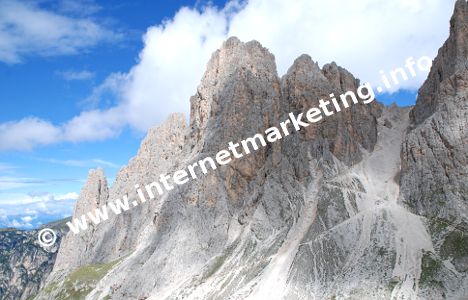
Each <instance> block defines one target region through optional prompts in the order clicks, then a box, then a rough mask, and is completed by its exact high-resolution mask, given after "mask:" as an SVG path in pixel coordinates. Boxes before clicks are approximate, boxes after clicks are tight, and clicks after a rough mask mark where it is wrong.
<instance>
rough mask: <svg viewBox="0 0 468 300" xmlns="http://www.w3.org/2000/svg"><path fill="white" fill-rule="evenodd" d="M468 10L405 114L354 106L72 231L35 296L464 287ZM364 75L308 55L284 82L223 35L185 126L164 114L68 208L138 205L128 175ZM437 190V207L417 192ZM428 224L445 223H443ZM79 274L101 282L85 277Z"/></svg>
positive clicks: (240, 132)
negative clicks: (108, 175) (133, 151)
mask: <svg viewBox="0 0 468 300" xmlns="http://www.w3.org/2000/svg"><path fill="white" fill-rule="evenodd" d="M466 7H467V4H466V2H465V1H459V2H457V10H456V12H455V16H454V21H452V33H451V37H450V38H449V40H448V42H447V43H446V44H445V45H444V47H443V48H442V50H441V52H440V53H441V54H439V57H438V58H437V59H436V62H435V64H434V65H435V67H434V69H433V71H432V72H431V75H430V76H429V79H428V81H427V82H426V84H425V85H424V86H423V88H422V89H421V95H420V97H419V99H418V103H417V105H416V107H415V108H414V109H413V110H412V111H411V112H410V110H411V108H399V107H397V106H389V107H383V106H381V105H379V104H377V103H376V102H372V103H370V104H367V105H364V104H354V105H352V106H351V107H350V108H348V109H345V110H343V111H341V112H339V113H335V114H334V115H333V116H331V117H327V118H325V119H323V120H322V121H321V122H318V123H315V124H313V125H311V126H309V127H307V128H304V129H302V130H301V131H298V132H291V134H290V135H288V136H286V137H283V138H282V139H281V140H280V141H278V142H276V143H273V144H268V145H267V146H266V147H263V148H261V149H259V150H258V151H256V152H255V153H252V154H250V155H247V156H244V157H242V158H240V159H236V160H233V161H232V162H231V163H230V164H229V165H225V166H222V167H219V168H217V169H216V170H213V171H210V172H209V173H208V174H206V175H202V174H199V177H198V178H197V179H196V180H192V181H189V182H188V183H186V184H184V185H181V186H176V187H175V188H174V189H172V190H170V191H169V192H167V193H165V194H163V195H162V196H161V197H157V198H156V199H154V200H151V201H148V202H147V203H145V204H144V205H139V206H138V207H135V208H132V209H131V210H129V211H128V212H126V213H124V214H122V215H119V216H116V217H112V218H111V219H110V220H108V221H106V222H105V223H102V224H100V225H99V226H97V227H93V228H92V229H91V230H89V231H88V232H86V233H84V234H81V235H73V234H71V233H70V234H68V235H67V237H66V240H65V241H64V244H63V247H62V249H61V250H60V254H59V257H58V259H57V263H56V264H55V266H54V271H53V273H52V274H51V276H50V277H49V278H48V282H47V286H48V287H49V288H47V287H46V288H45V289H42V290H41V292H40V293H39V295H38V296H37V299H54V298H60V295H67V296H70V295H76V293H78V294H79V295H80V297H81V298H84V297H86V299H417V297H420V298H421V299H439V298H449V299H463V297H466V296H467V290H468V284H467V281H466V274H465V272H466V270H467V260H466V255H465V254H464V253H465V252H464V251H465V250H466V248H467V247H466V245H467V243H466V242H465V236H464V235H463V234H462V235H460V232H462V231H461V230H463V229H457V228H460V226H464V225H462V222H466V220H467V216H466V198H464V197H466V178H468V177H467V174H466V155H467V151H466V129H467V128H466V121H467V118H466V103H467V102H466V93H467V85H466V80H467V78H468V75H467V74H466V73H465V72H466V70H467V69H466V52H464V51H466V50H464V49H466V48H463V47H464V46H463V45H466V44H464V43H465V41H466V31H465V30H466V28H467V26H466V25H467V24H466ZM454 36H455V37H454ZM444 49H445V50H444ZM453 55H455V56H453ZM460 55H464V56H462V57H460ZM450 59H454V60H453V61H455V62H456V63H455V64H452V61H450V63H448V64H450V66H446V64H445V63H444V60H450ZM463 59H464V60H463ZM460 62H463V63H465V68H463V67H461V66H460ZM438 66H439V67H440V68H441V70H443V71H441V72H442V74H443V76H442V77H443V78H444V80H442V81H441V82H439V81H438V79H437V80H436V79H434V76H438V75H437V74H438V73H439V72H438V71H437V70H438V69H437V68H439V67H438ZM442 77H441V78H442ZM433 84H437V85H438V86H437V87H434V86H432V85H433ZM358 85H359V82H358V80H357V79H356V78H354V76H353V75H352V74H351V73H349V72H348V71H347V70H345V69H344V68H341V67H339V66H337V65H336V64H335V63H332V64H328V65H325V66H324V67H323V68H320V67H319V66H318V64H316V63H314V62H313V61H312V59H311V58H310V57H309V56H307V55H303V56H301V57H299V58H298V59H297V60H296V61H295V62H294V64H293V65H292V66H291V68H290V69H289V70H288V72H287V74H286V75H285V76H283V78H281V79H280V78H279V77H278V75H277V73H276V66H275V62H274V57H273V55H272V54H271V53H269V52H268V50H267V49H265V48H264V47H262V46H261V45H260V44H259V43H258V42H248V43H242V42H240V41H239V40H238V39H237V38H230V39H229V40H227V41H226V42H225V43H224V44H223V45H222V47H221V48H220V49H219V50H218V51H216V52H215V53H214V54H213V56H212V58H211V60H210V62H209V63H208V68H207V71H206V72H205V74H204V76H203V79H202V81H201V83H200V85H199V87H198V89H197V92H196V94H195V95H194V96H193V97H192V98H191V116H190V122H189V125H186V123H185V120H184V118H183V116H180V115H173V116H171V117H170V118H169V119H168V120H167V122H166V123H164V124H163V125H161V126H160V127H158V128H156V129H154V130H152V131H150V132H149V134H148V136H147V137H146V138H145V140H144V141H143V143H142V146H141V149H140V150H139V152H138V154H137V156H136V157H135V158H133V159H132V160H131V161H130V163H129V165H128V167H126V168H124V169H122V170H121V171H120V172H119V175H118V176H117V178H116V182H115V183H114V185H113V186H112V187H111V188H110V189H109V190H108V192H107V188H106V186H107V185H106V184H105V179H104V176H103V174H101V173H100V172H99V171H96V172H94V173H91V174H90V179H89V181H88V183H87V184H86V185H85V188H84V189H83V192H82V195H81V197H80V200H79V203H78V204H77V208H76V211H77V212H79V211H82V210H83V209H86V210H89V208H94V207H99V206H100V205H104V204H106V203H109V201H111V200H114V199H116V198H120V197H121V196H122V195H125V194H128V195H129V198H130V199H132V197H136V195H135V189H134V186H135V185H136V184H138V185H140V186H142V185H144V184H147V183H150V182H152V181H153V180H157V179H158V176H159V175H160V174H164V173H171V172H174V171H176V170H179V169H183V168H185V167H186V166H187V165H191V164H193V163H194V162H196V161H198V160H200V159H202V158H205V157H207V156H213V155H214V154H216V153H217V151H219V150H221V149H225V148H226V147H227V144H228V143H229V142H231V141H232V142H239V141H240V140H243V139H245V138H247V137H251V136H253V135H254V134H256V133H260V132H264V130H265V129H266V128H269V127H271V126H278V124H279V122H281V121H284V120H286V119H287V115H288V113H290V112H293V113H295V114H298V113H300V112H305V111H307V109H309V108H311V107H315V106H317V101H318V100H319V99H322V98H323V99H324V98H327V99H329V95H330V94H331V93H333V94H334V95H339V94H341V93H343V92H346V91H350V90H356V89H357V88H358ZM428 99H429V100H428ZM425 102H429V104H427V105H426V104H425ZM433 122H435V123H433ZM402 145H403V147H402ZM418 149H419V150H418ZM415 155H419V156H417V157H416V156H415ZM442 185H443V190H442V191H443V193H444V201H445V204H444V205H442V206H439V204H437V203H434V200H433V198H428V197H427V196H428V195H429V196H431V197H435V195H436V194H435V193H434V189H433V188H435V187H437V186H438V187H439V188H440V187H441V186H442ZM400 186H401V191H400ZM431 193H432V194H431ZM457 208H458V209H457ZM76 214H77V213H75V215H76ZM431 218H436V219H437V220H438V219H444V220H445V221H447V222H448V221H450V222H451V223H450V224H455V225H450V226H449V227H444V228H442V229H441V230H439V231H437V230H436V229H437V228H436V227H437V226H436V225H437V223H433V222H431ZM460 247H461V248H460ZM460 249H461V250H460ZM83 268H84V269H85V270H92V273H93V274H95V273H98V274H99V276H94V277H93V280H87V279H86V278H82V277H80V278H82V279H83V280H85V281H86V285H83V284H80V282H77V275H76V274H77V273H79V274H81V275H83V272H82V270H83ZM102 270H105V272H104V271H102ZM72 286H82V287H83V288H81V289H78V290H77V289H76V288H75V287H73V289H71V290H70V287H72ZM78 298H79V297H78Z"/></svg>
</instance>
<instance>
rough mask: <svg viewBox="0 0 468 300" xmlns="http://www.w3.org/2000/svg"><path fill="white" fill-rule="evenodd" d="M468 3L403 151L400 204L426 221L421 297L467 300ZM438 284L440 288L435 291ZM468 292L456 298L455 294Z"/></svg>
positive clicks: (423, 93) (424, 90) (422, 96)
mask: <svg viewBox="0 0 468 300" xmlns="http://www.w3.org/2000/svg"><path fill="white" fill-rule="evenodd" d="M467 149H468V3H467V2H466V1H457V3H456V6H455V12H454V15H453V17H452V20H451V22H450V37H449V39H448V40H447V41H446V42H445V44H444V45H443V47H442V48H441V49H440V50H439V54H438V56H437V58H436V59H435V61H434V64H433V67H432V70H431V72H430V74H429V77H428V79H427V80H426V82H425V83H424V85H423V86H422V87H421V89H420V92H419V97H418V99H417V103H416V106H415V107H414V109H413V110H412V112H411V124H410V128H409V130H408V133H407V136H406V139H405V141H404V143H403V147H402V172H401V189H402V191H401V195H400V200H401V201H402V202H403V203H404V204H405V205H407V207H408V208H409V209H410V210H411V211H412V212H414V213H416V214H419V215H422V216H424V217H425V218H426V222H427V223H428V226H429V228H430V232H431V235H432V241H433V243H434V252H431V253H427V254H425V262H423V264H424V263H425V267H426V269H430V272H427V274H426V276H425V280H424V284H423V287H422V290H421V293H422V295H427V294H430V293H436V295H437V297H440V298H443V297H445V296H447V297H448V296H449V295H450V298H453V299H457V297H458V298H463V297H464V296H465V297H466V293H467V291H466V289H467V288H466V285H467V268H466V261H467V259H468V237H467V235H466V233H467V230H468V181H467V178H468V150H467ZM435 284H437V285H438V286H439V287H440V288H434V285H435ZM457 286H461V287H464V288H462V289H461V290H459V291H458V293H455V294H453V293H452V291H451V289H453V288H456V287H457Z"/></svg>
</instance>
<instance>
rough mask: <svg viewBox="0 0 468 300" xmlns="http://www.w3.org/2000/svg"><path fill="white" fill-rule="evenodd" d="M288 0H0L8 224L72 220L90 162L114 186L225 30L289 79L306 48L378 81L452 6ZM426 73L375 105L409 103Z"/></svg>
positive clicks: (438, 36) (181, 105) (430, 44)
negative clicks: (259, 48) (266, 54)
mask: <svg viewBox="0 0 468 300" xmlns="http://www.w3.org/2000/svg"><path fill="white" fill-rule="evenodd" d="M286 2H287V1H279V0H271V1H266V0H252V1H249V2H244V1H231V2H226V1H209V2H208V1H200V0H198V1H182V0H171V1H112V2H109V1H92V0H79V1H69V0H63V1H62V0H38V1H27V2H25V1H19V0H0V91H1V93H0V104H1V106H0V107H1V110H0V227H6V226H15V227H20V228H31V227H35V226H37V225H39V224H41V223H43V222H46V221H50V220H54V219H58V218H62V217H65V216H68V215H70V214H71V212H72V209H73V203H74V201H75V199H76V197H77V195H78V193H79V191H80V188H81V186H82V185H83V183H84V181H85V180H86V177H87V173H88V170H89V169H90V168H95V167H102V168H104V170H105V173H106V175H107V176H108V178H109V181H110V182H112V180H113V178H114V177H115V175H116V172H117V171H118V170H119V168H120V167H121V166H124V165H125V164H126V163H127V161H128V160H129V159H130V158H131V157H132V156H134V155H135V154H136V152H137V150H138V147H139V144H140V141H141V139H142V138H143V137H144V134H145V132H146V130H147V129H148V128H149V127H152V126H155V125H157V124H159V123H160V122H162V121H163V120H164V119H165V118H166V117H167V115H168V114H169V113H170V112H175V111H181V112H187V111H188V107H189V96H190V95H192V94H193V93H194V92H195V91H196V85H197V83H198V82H199V80H200V78H201V76H202V73H203V70H204V68H205V65H206V62H207V61H208V59H209V57H210V55H211V53H212V52H213V51H214V50H215V49H216V48H217V47H219V45H220V44H221V42H222V41H223V40H224V39H226V38H227V37H228V36H231V35H236V36H239V37H240V38H241V39H242V40H244V41H248V40H250V39H257V40H258V41H260V42H261V43H262V44H264V45H265V46H267V47H268V48H269V49H270V50H271V51H272V52H273V53H274V54H275V56H276V60H277V64H278V71H279V73H280V75H282V74H284V73H285V72H286V70H287V68H288V66H290V65H291V64H292V62H293V60H294V58H295V57H297V56H299V55H300V54H302V53H308V54H310V55H311V56H312V58H313V59H314V60H316V61H318V62H319V64H320V65H323V64H324V63H327V62H329V61H332V60H336V61H337V63H338V64H340V65H342V66H344V67H346V68H347V69H348V70H350V71H351V72H353V73H354V74H355V75H357V76H359V77H361V78H362V79H363V80H369V81H373V80H374V81H375V80H376V79H377V78H378V71H379V70H387V71H388V70H391V69H392V68H395V67H399V66H402V65H404V62H405V59H406V58H407V57H410V56H412V57H419V56H422V55H427V56H430V57H434V56H435V54H436V52H437V49H438V48H439V47H440V46H441V45H442V43H443V41H444V40H445V39H446V37H447V36H448V20H449V17H450V14H451V11H452V5H453V1H446V0H431V1H430V0H421V1H419V0H418V1H416V0H415V1H403V0H397V1H395V2H393V3H391V4H389V3H387V2H388V1H381V0H376V1H369V0H359V1H357V2H356V3H354V4H353V5H352V6H350V4H344V5H341V4H338V2H337V1H330V2H329V3H326V4H325V3H323V2H321V1H318V0H295V1H291V2H287V4H285V3H286ZM324 16H328V17H326V18H325V17H324ZM386 20H392V21H393V22H395V20H398V22H397V23H393V24H392V26H390V27H389V26H388V25H386V24H387V23H388V22H386ZM429 20H430V22H429ZM434 20H436V21H434ZM429 24H430V25H429ZM358 32H360V33H361V34H363V36H362V37H359V38H357V36H356V34H357V33H358ZM337 40H338V41H340V43H337ZM425 76H426V74H424V73H421V74H418V76H417V77H416V78H412V79H411V80H409V81H408V82H404V83H403V84H402V85H401V86H399V87H398V88H400V89H401V90H393V91H392V94H389V93H387V94H385V95H380V97H379V100H381V101H383V102H385V103H387V104H388V103H391V102H393V101H395V102H397V103H398V104H400V105H412V104H414V101H415V98H416V91H417V88H418V87H419V86H420V84H421V83H422V81H423V80H424V78H425Z"/></svg>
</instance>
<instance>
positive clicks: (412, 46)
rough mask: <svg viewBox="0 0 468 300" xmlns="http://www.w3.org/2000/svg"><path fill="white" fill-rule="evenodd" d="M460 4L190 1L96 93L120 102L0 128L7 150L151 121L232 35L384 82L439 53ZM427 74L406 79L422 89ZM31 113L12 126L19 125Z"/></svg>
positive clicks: (287, 56)
mask: <svg viewBox="0 0 468 300" xmlns="http://www.w3.org/2000/svg"><path fill="white" fill-rule="evenodd" d="M453 4H454V0H449V1H447V0H394V1H387V0H356V1H341V0H329V1H321V0H291V1H284V0H250V1H248V2H246V1H235V0H234V1H231V2H229V3H228V4H226V6H225V7H223V8H220V9H219V8H214V7H204V8H201V9H198V8H186V7H185V8H182V9H180V10H179V11H178V12H177V13H176V14H175V16H174V17H173V18H172V19H168V20H166V21H164V22H163V23H161V24H158V25H155V26H152V27H150V28H148V30H147V32H146V34H145V35H144V48H143V49H142V51H141V52H140V55H139V59H138V62H137V64H136V65H135V66H134V67H133V68H131V70H129V71H128V73H126V74H125V73H116V74H110V75H109V77H108V79H107V80H105V81H104V82H103V84H102V85H100V86H98V87H96V88H95V90H94V92H93V93H92V95H91V96H90V97H89V99H87V100H89V101H90V102H92V103H94V104H97V103H99V101H100V100H102V99H103V98H105V97H109V95H111V96H112V97H114V98H115V105H114V106H113V107H111V108H110V109H106V110H99V109H94V110H90V111H84V112H82V113H81V114H79V115H78V116H76V117H75V118H73V119H72V120H70V121H69V122H67V123H65V124H61V125H55V126H52V125H51V124H49V123H47V122H46V121H41V122H40V121H39V120H35V122H37V123H38V124H41V126H42V128H43V130H44V131H45V132H46V133H48V134H46V135H45V138H42V137H40V138H39V137H36V138H34V137H32V136H31V135H30V134H20V135H19V136H18V137H16V140H15V136H10V141H15V142H16V143H14V144H12V145H5V143H4V142H3V140H2V139H1V138H0V150H1V149H28V148H32V147H34V146H36V145H44V144H50V143H54V142H62V141H72V142H80V141H90V140H102V139H107V138H110V137H115V136H117V135H118V134H119V133H120V131H121V130H122V128H124V127H125V126H130V127H131V128H133V129H137V130H140V131H145V130H147V129H148V128H149V127H151V126H154V125H156V124H158V123H160V122H161V121H163V120H164V119H165V118H166V117H167V115H168V114H169V113H171V112H176V111H179V112H185V113H187V112H188V111H189V106H190V103H189V99H190V96H191V95H193V94H194V93H195V92H196V87H197V85H198V83H199V81H200V79H201V76H202V74H203V71H204V69H205V66H206V63H207V61H208V60H209V58H210V56H211V54H212V52H213V51H215V50H216V49H217V48H218V47H219V46H220V45H221V43H222V41H223V40H225V39H227V38H228V37H229V36H237V37H239V38H240V39H241V40H243V41H249V40H252V39H255V40H258V41H259V42H261V43H262V44H263V45H264V46H266V47H267V48H269V49H270V51H271V52H272V53H273V54H274V55H275V57H276V62H277V66H278V71H279V74H280V75H282V74H284V73H285V72H286V71H287V69H288V67H289V66H290V65H291V64H292V63H293V61H294V59H295V58H297V57H298V56H299V55H300V54H302V53H307V54H309V55H311V56H312V58H313V59H314V60H315V61H318V62H319V64H321V65H323V64H325V63H328V62H331V61H336V62H337V63H338V64H339V65H341V66H344V67H345V68H347V69H348V70H349V71H351V72H352V73H353V74H355V75H356V76H357V77H359V78H360V79H362V80H363V81H370V82H378V81H379V71H380V70H384V71H387V72H388V71H390V70H393V69H395V68H397V67H403V66H404V64H405V61H406V59H407V58H408V57H415V58H418V57H420V56H426V55H427V56H430V57H434V56H435V55H436V53H437V50H438V48H439V47H440V46H441V45H442V44H443V42H444V40H445V39H446V38H447V37H448V29H449V19H450V15H451V13H452V10H453ZM425 75H426V74H419V76H418V77H416V78H414V79H412V80H409V81H406V82H403V83H402V84H401V85H400V86H399V88H405V89H413V90H416V89H417V88H418V87H419V86H420V85H421V83H422V82H423V81H424V79H425ZM21 122H23V123H24V121H19V122H17V123H9V125H8V126H9V128H11V129H15V126H20V125H21ZM29 122H31V121H30V120H29ZM0 126H2V125H0ZM57 132H60V134H57ZM3 135H6V133H3ZM1 136H2V127H0V137H1ZM54 137H55V140H54Z"/></svg>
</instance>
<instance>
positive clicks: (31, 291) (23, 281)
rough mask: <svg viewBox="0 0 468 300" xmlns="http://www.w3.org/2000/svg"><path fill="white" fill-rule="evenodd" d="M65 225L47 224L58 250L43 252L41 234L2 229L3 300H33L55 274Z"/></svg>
mask: <svg viewBox="0 0 468 300" xmlns="http://www.w3.org/2000/svg"><path fill="white" fill-rule="evenodd" d="M64 225H65V223H64V221H63V222H55V223H51V224H47V225H46V227H48V228H52V229H54V230H55V232H56V234H57V241H56V243H55V246H54V247H52V248H50V249H49V248H48V249H43V248H42V247H41V246H40V245H39V243H38V232H39V230H28V231H24V230H16V229H14V228H8V229H0V299H1V300H16V299H18V300H25V299H31V297H33V296H34V295H35V294H36V293H37V292H38V291H39V289H40V288H41V287H43V286H44V283H45V281H46V279H47V276H48V275H49V274H50V272H51V271H52V268H53V266H54V262H55V259H56V256H57V252H58V247H59V245H60V242H61V238H62V236H63V235H64V233H65V228H64V227H63V226H64Z"/></svg>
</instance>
